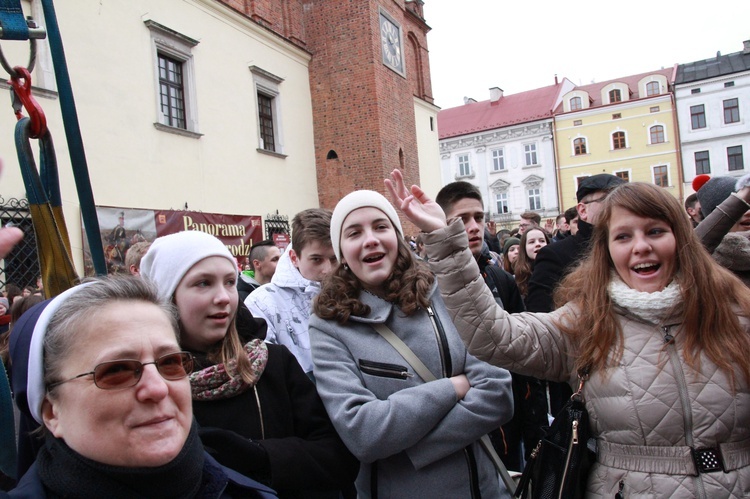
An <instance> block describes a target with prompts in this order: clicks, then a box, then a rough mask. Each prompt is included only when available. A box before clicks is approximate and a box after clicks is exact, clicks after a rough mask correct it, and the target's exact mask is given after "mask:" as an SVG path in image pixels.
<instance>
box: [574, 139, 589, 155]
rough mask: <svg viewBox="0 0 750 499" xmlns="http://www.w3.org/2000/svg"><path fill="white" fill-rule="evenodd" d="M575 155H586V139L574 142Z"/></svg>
mask: <svg viewBox="0 0 750 499" xmlns="http://www.w3.org/2000/svg"><path fill="white" fill-rule="evenodd" d="M573 151H574V152H575V155H576V156H578V155H580V154H586V139H582V138H578V139H575V140H574V141H573Z"/></svg>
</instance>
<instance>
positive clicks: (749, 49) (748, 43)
mask: <svg viewBox="0 0 750 499" xmlns="http://www.w3.org/2000/svg"><path fill="white" fill-rule="evenodd" d="M742 45H743V48H742V53H743V54H750V40H745V41H744V42H742Z"/></svg>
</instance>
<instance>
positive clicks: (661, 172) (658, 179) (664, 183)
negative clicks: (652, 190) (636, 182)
mask: <svg viewBox="0 0 750 499" xmlns="http://www.w3.org/2000/svg"><path fill="white" fill-rule="evenodd" d="M654 184H656V185H658V186H659V187H669V172H668V171H667V165H661V166H655V167H654Z"/></svg>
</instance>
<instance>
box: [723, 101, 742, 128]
mask: <svg viewBox="0 0 750 499" xmlns="http://www.w3.org/2000/svg"><path fill="white" fill-rule="evenodd" d="M738 121H740V105H739V102H738V100H737V99H727V100H725V101H724V123H725V124H729V123H737V122H738Z"/></svg>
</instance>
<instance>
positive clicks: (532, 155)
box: [523, 144, 539, 166]
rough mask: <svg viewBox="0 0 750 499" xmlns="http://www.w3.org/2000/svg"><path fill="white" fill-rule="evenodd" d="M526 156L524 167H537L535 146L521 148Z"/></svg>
mask: <svg viewBox="0 0 750 499" xmlns="http://www.w3.org/2000/svg"><path fill="white" fill-rule="evenodd" d="M523 148H524V151H525V154H526V166H532V165H538V164H539V163H538V162H537V160H536V144H526V145H524V146H523Z"/></svg>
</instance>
